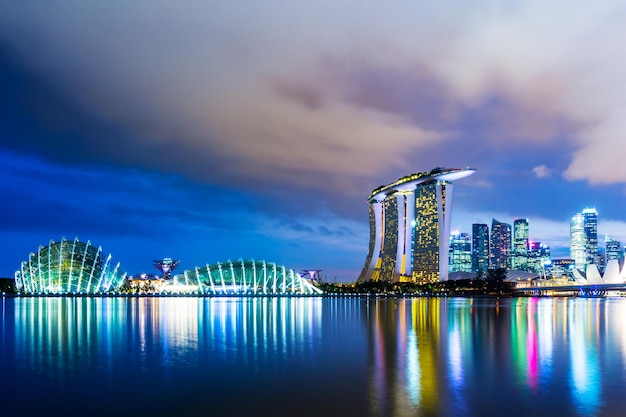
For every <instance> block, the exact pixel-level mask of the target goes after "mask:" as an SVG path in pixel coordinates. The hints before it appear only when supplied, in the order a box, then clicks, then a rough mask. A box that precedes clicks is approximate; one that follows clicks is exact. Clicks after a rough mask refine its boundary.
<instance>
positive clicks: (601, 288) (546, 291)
mask: <svg viewBox="0 0 626 417" xmlns="http://www.w3.org/2000/svg"><path fill="white" fill-rule="evenodd" d="M609 291H626V283H621V284H578V285H553V286H545V287H544V286H534V287H522V288H515V292H516V293H517V294H520V295H536V296H542V295H543V296H549V295H569V296H573V297H604V296H606V294H607V292H609Z"/></svg>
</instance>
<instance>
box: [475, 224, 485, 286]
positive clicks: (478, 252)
mask: <svg viewBox="0 0 626 417" xmlns="http://www.w3.org/2000/svg"><path fill="white" fill-rule="evenodd" d="M488 269H489V226H487V225H486V224H482V223H474V224H472V272H476V273H480V272H482V273H483V274H487V270H488Z"/></svg>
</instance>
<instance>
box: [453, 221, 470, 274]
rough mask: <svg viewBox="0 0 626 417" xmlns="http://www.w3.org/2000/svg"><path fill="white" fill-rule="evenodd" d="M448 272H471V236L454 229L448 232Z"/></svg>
mask: <svg viewBox="0 0 626 417" xmlns="http://www.w3.org/2000/svg"><path fill="white" fill-rule="evenodd" d="M449 272H472V237H471V236H470V234H469V233H461V232H459V231H458V230H454V231H453V232H452V233H451V234H450V263H449Z"/></svg>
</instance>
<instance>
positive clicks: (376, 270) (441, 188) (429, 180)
mask: <svg viewBox="0 0 626 417" xmlns="http://www.w3.org/2000/svg"><path fill="white" fill-rule="evenodd" d="M475 171H476V170H475V169H472V168H464V169H448V168H435V169H433V170H432V171H430V172H422V173H417V174H412V175H408V176H406V177H403V178H400V179H399V180H398V181H396V182H394V183H391V184H389V185H384V186H380V187H378V188H376V189H375V190H373V191H372V193H371V195H370V197H369V198H368V200H367V201H368V203H369V218H370V244H369V250H368V253H367V258H366V260H365V265H364V266H363V271H362V272H361V275H360V276H359V281H360V282H362V281H370V280H371V281H393V282H398V281H407V282H418V283H425V282H434V281H439V280H445V279H447V277H448V249H449V236H450V219H451V217H450V215H451V213H450V211H451V205H452V190H453V184H452V181H455V180H457V179H461V178H464V177H467V176H469V175H471V174H473V173H474V172H475Z"/></svg>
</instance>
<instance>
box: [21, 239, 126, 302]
mask: <svg viewBox="0 0 626 417" xmlns="http://www.w3.org/2000/svg"><path fill="white" fill-rule="evenodd" d="M125 278H126V274H125V273H123V272H122V271H121V270H120V264H119V262H118V263H117V264H115V265H112V263H111V255H110V254H108V255H105V254H104V253H103V252H102V247H95V246H93V245H92V244H91V242H89V241H87V242H86V243H85V242H81V241H79V240H78V238H76V239H74V240H73V241H68V240H66V239H65V238H63V239H61V241H60V242H54V241H53V240H51V241H50V244H49V245H48V246H46V247H43V246H40V247H39V250H38V251H37V253H31V254H30V255H29V257H28V260H27V261H24V262H22V264H21V267H20V270H19V271H16V272H15V283H16V287H17V290H18V291H19V292H20V293H22V294H101V293H110V292H114V291H115V290H117V289H118V288H119V287H120V286H121V285H122V283H123V282H124V279H125Z"/></svg>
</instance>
